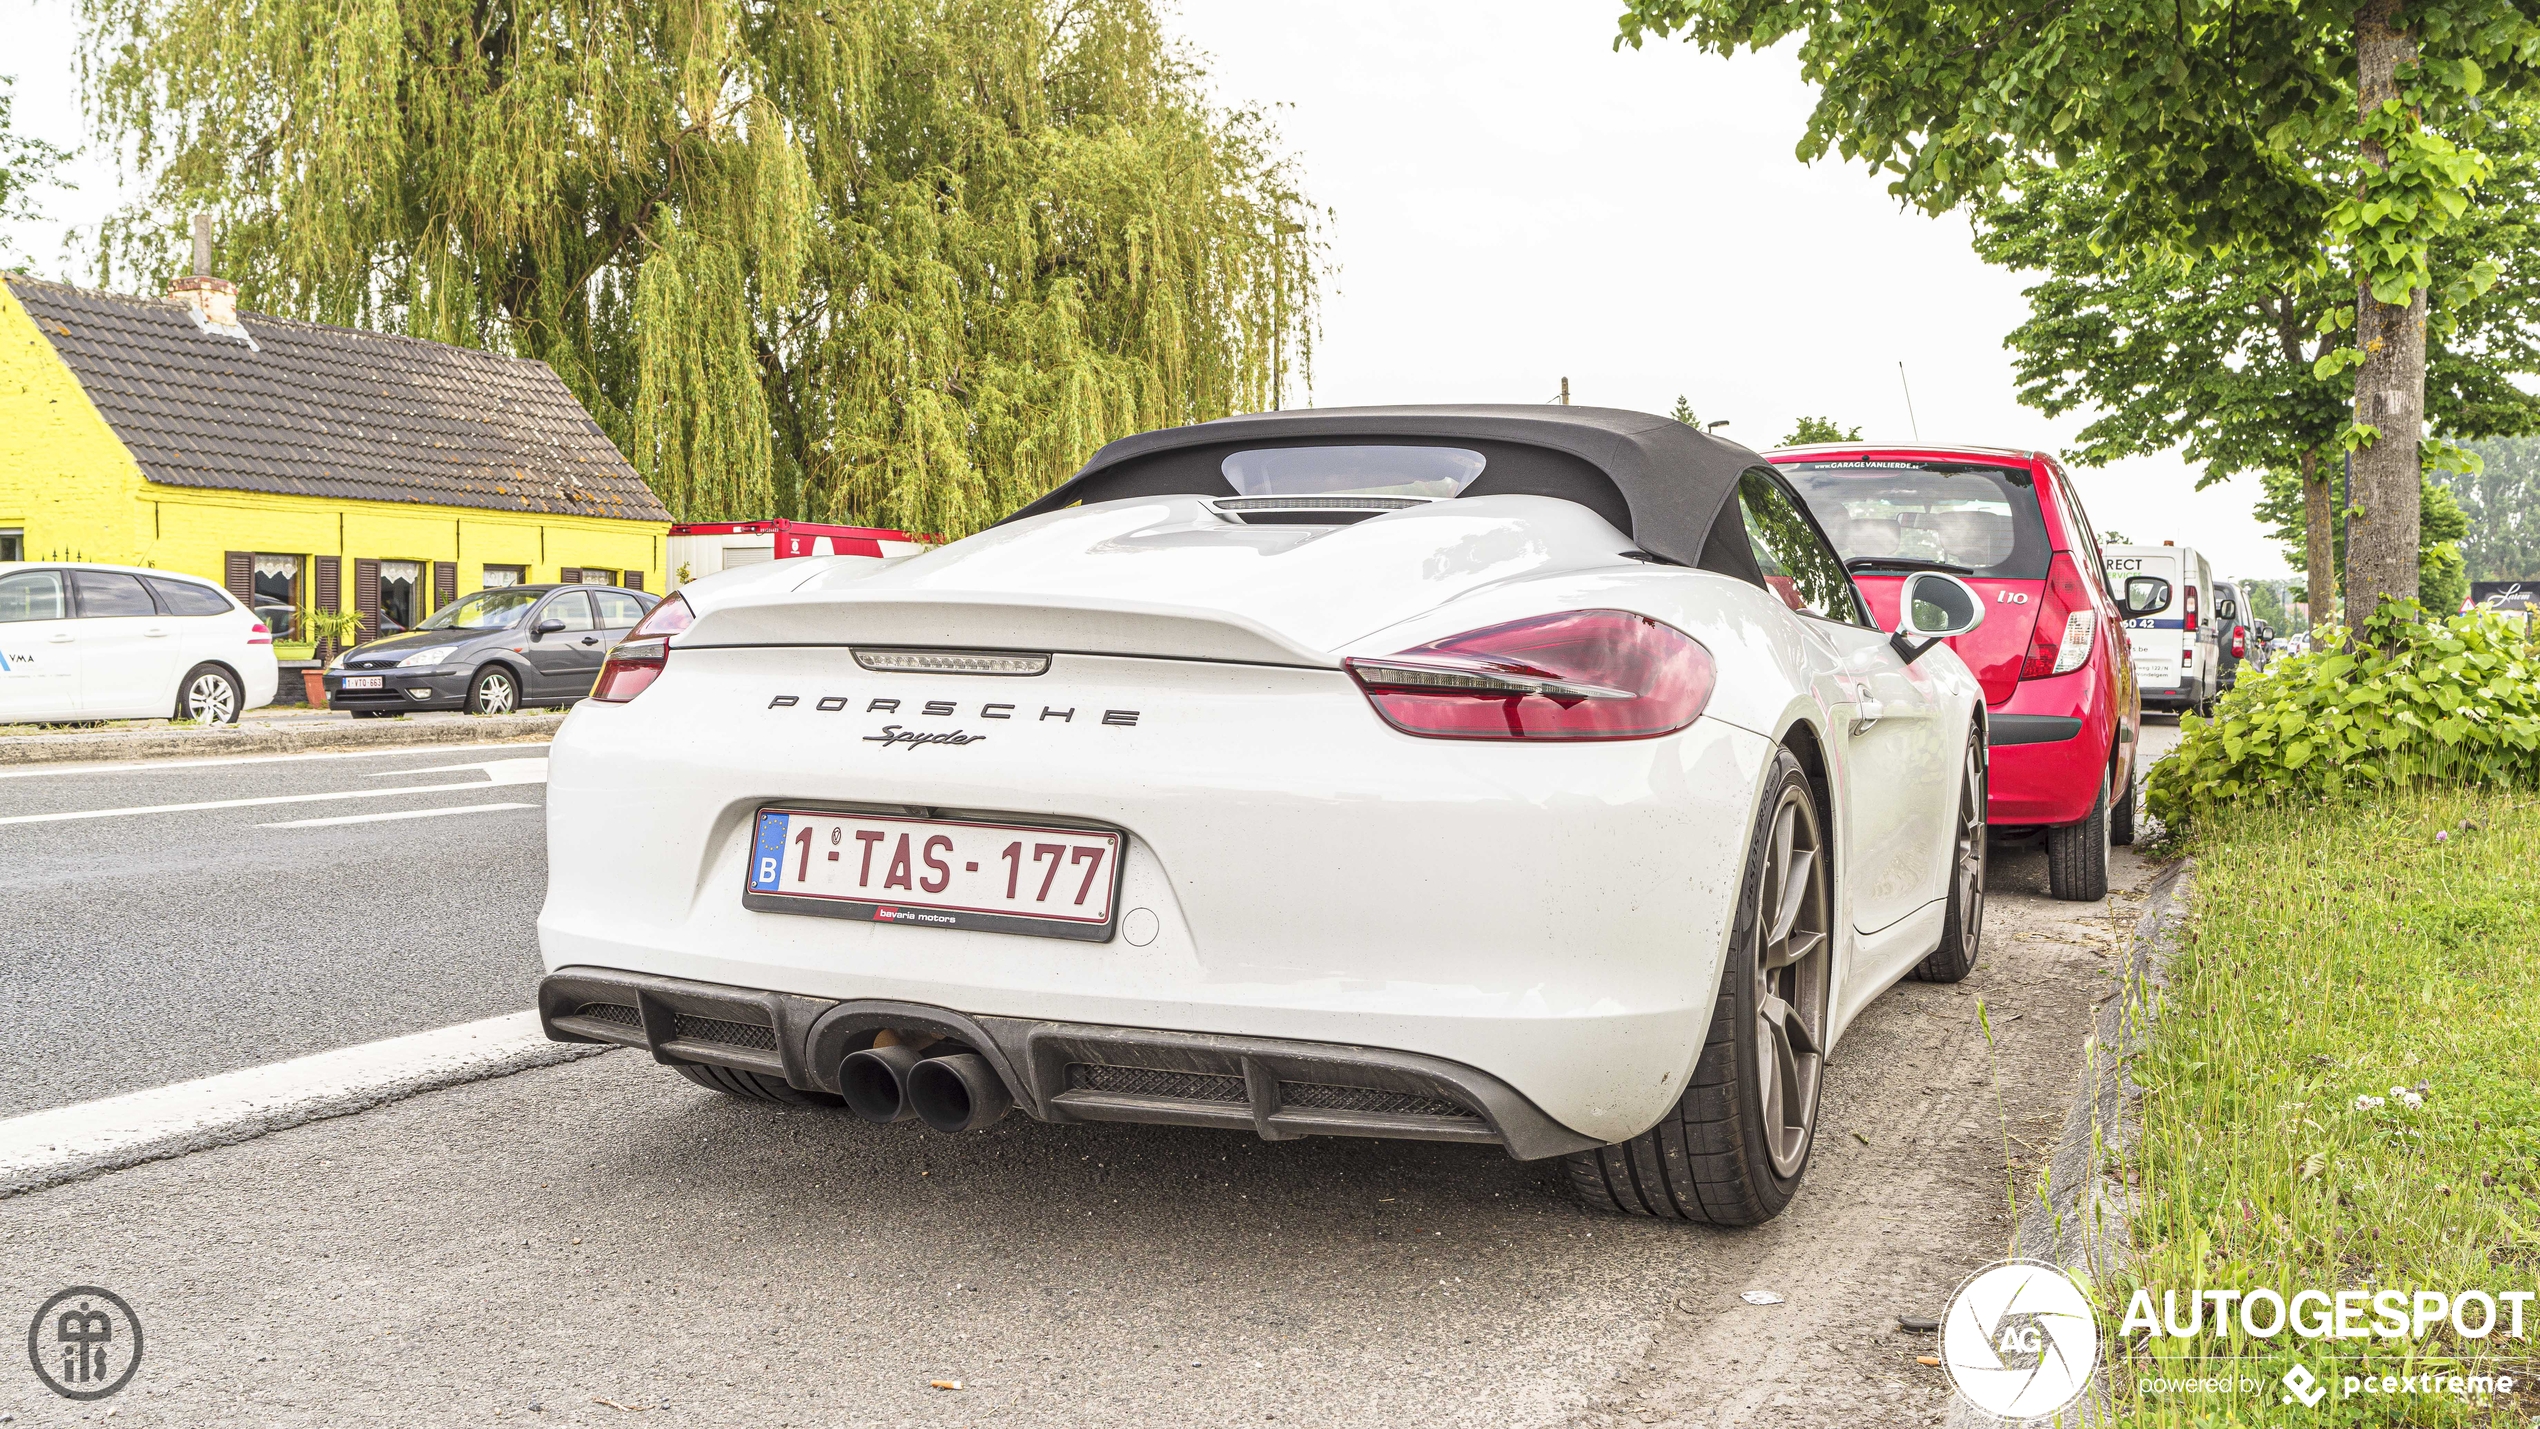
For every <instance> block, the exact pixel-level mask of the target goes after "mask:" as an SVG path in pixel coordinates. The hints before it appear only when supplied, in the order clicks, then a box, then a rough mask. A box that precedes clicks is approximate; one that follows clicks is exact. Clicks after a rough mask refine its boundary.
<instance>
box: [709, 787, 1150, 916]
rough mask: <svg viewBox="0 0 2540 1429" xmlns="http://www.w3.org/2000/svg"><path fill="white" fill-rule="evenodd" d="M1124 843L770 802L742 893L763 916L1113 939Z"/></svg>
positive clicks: (1044, 828)
mask: <svg viewBox="0 0 2540 1429" xmlns="http://www.w3.org/2000/svg"><path fill="white" fill-rule="evenodd" d="M1123 842H1124V838H1123V835H1122V834H1120V833H1119V831H1117V830H1114V829H1087V828H1059V827H1052V826H1050V825H1046V824H992V823H979V822H974V821H970V820H962V819H912V818H898V817H891V816H885V815H877V814H842V813H837V812H835V811H831V810H821V809H779V808H767V809H761V810H759V811H758V825H757V830H756V836H755V837H754V838H752V840H751V841H750V867H749V873H748V882H747V883H746V884H745V885H744V887H743V889H742V894H741V902H742V905H743V906H744V907H748V908H753V909H756V910H758V911H760V912H763V913H809V914H814V915H817V916H821V917H829V918H851V919H855V920H858V921H861V922H871V923H905V924H910V925H913V926H916V927H921V928H970V929H978V930H983V931H987V932H992V933H1028V934H1031V935H1033V936H1036V937H1043V938H1082V939H1085V940H1087V941H1089V942H1108V941H1110V939H1111V933H1112V928H1113V926H1114V918H1115V909H1114V906H1113V905H1114V904H1115V903H1116V902H1117V901H1118V898H1119V892H1120V853H1121V846H1122V844H1123Z"/></svg>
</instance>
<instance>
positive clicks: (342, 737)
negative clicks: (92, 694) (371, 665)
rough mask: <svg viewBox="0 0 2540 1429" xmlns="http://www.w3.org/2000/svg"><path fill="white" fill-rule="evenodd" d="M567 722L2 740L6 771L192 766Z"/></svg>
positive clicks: (542, 718)
mask: <svg viewBox="0 0 2540 1429" xmlns="http://www.w3.org/2000/svg"><path fill="white" fill-rule="evenodd" d="M564 721H565V717H564V716H563V715H561V714H534V715H532V714H519V715H469V716H467V717H465V718H463V719H432V720H411V721H410V720H402V719H375V720H362V721H359V722H357V723H356V722H351V721H347V722H345V723H341V724H321V725H317V726H315V727H312V728H306V729H294V728H291V727H289V726H288V725H280V726H276V725H260V724H259V723H257V722H249V723H247V724H244V725H223V726H220V727H218V728H214V729H187V730H173V729H171V730H151V731H145V732H142V733H137V734H126V733H118V732H114V731H101V732H96V733H81V734H24V735H11V736H7V737H5V738H0V766H5V765H20V764H77V763H97V764H105V763H113V762H115V761H118V760H132V759H191V758H201V757H204V756H220V755H234V754H298V753H301V752H303V751H306V750H319V749H363V748H372V749H393V748H396V747H399V746H402V745H432V744H500V743H506V742H510V741H515V740H528V739H550V738H553V737H554V735H555V732H556V730H557V729H558V728H560V727H562V725H563V724H564Z"/></svg>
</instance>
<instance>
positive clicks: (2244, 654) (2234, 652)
mask: <svg viewBox="0 0 2540 1429" xmlns="http://www.w3.org/2000/svg"><path fill="white" fill-rule="evenodd" d="M2231 658H2233V659H2234V660H2246V659H2248V658H2249V632H2248V631H2246V630H2242V629H2239V628H2238V627H2234V628H2233V630H2232V632H2231Z"/></svg>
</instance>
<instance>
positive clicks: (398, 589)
mask: <svg viewBox="0 0 2540 1429" xmlns="http://www.w3.org/2000/svg"><path fill="white" fill-rule="evenodd" d="M422 607H423V562H421V561H381V562H380V563H379V633H380V634H382V635H399V634H403V633H404V632H406V631H409V630H412V629H414V628H415V622H416V621H417V620H420V619H422V618H423V609H422Z"/></svg>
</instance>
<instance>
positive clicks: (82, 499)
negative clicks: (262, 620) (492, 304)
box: [0, 274, 670, 654]
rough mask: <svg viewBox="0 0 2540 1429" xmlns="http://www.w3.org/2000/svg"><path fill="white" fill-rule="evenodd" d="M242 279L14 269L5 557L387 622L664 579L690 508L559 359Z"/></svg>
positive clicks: (5, 365) (8, 328)
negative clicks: (108, 289) (269, 295)
mask: <svg viewBox="0 0 2540 1429" xmlns="http://www.w3.org/2000/svg"><path fill="white" fill-rule="evenodd" d="M235 291H236V290H235V289H234V288H232V287H231V286H230V285H229V284H227V283H225V282H222V281H221V280H219V279H217V278H206V277H194V278H182V279H179V280H178V281H177V283H176V284H175V286H174V288H173V289H172V291H171V292H170V294H169V295H168V296H167V297H165V298H135V297H123V296H118V295H114V294H108V293H96V292H89V291H85V290H82V289H78V288H71V287H65V286H62V285H60V284H57V283H46V282H39V281H37V280H34V279H31V278H24V277H19V276H16V275H13V274H0V561H12V560H83V561H102V562H110V563H114V564H119V565H133V566H156V567H159V568H161V569H164V570H174V571H186V572H190V573H192V574H195V575H199V576H207V577H210V578H211V579H213V580H217V581H220V582H222V583H223V584H225V585H226V586H228V588H229V589H230V591H231V592H232V593H233V594H235V595H237V596H238V597H239V598H240V599H241V600H243V601H246V602H247V603H249V604H251V605H254V606H256V607H258V608H260V609H263V610H265V611H267V612H268V614H269V619H276V620H287V619H288V618H289V616H288V612H289V611H292V610H298V609H303V608H308V607H316V608H319V609H324V610H338V611H340V610H354V611H357V612H359V614H360V616H361V619H362V625H363V635H364V638H370V637H372V636H375V635H377V634H380V633H382V632H383V631H385V632H391V633H393V632H394V631H395V630H398V629H402V628H404V627H406V626H409V625H412V624H413V623H414V622H416V621H418V620H421V619H422V618H423V617H424V616H425V615H426V614H427V613H429V612H430V611H431V610H432V609H434V608H436V607H438V606H440V605H442V604H444V603H446V602H448V601H450V600H454V599H456V598H457V597H458V596H460V595H463V594H466V593H467V592H470V591H474V590H477V589H480V588H482V587H484V586H489V585H518V584H527V583H533V582H545V581H557V580H563V581H587V582H595V583H602V584H624V585H627V586H630V587H635V588H639V589H649V590H660V589H662V588H663V585H662V559H663V542H664V538H665V537H666V536H667V534H668V531H669V521H670V515H669V513H668V512H667V511H665V510H664V509H663V508H662V505H661V502H660V501H659V500H658V499H657V498H656V497H655V496H654V495H653V493H652V491H651V490H650V488H648V487H646V486H645V484H644V481H643V478H642V477H641V476H639V475H637V474H636V472H635V470H634V468H633V467H631V466H629V465H628V464H627V463H626V460H625V458H624V457H623V456H621V455H620V454H619V453H618V451H617V449H616V447H615V446H613V445H612V444H611V443H610V442H609V439H608V437H607V436H606V434H604V433H603V432H601V430H600V429H599V426H598V425H597V424H596V423H594V422H593V421H592V420H591V418H590V415H589V414H588V413H587V412H585V411H584V410H583V408H582V406H581V404H580V403H579V402H577V401H576V400H575V399H574V396H573V394H572V393H571V392H570V391H569V390H568V389H567V388H566V387H565V385H564V383H563V382H561V381H559V380H558V379H557V377H556V375H555V373H554V372H553V371H551V370H549V369H548V367H547V366H546V364H544V363H541V362H535V361H530V360H526V359H522V358H515V357H504V356H500V355H497V354H494V353H488V352H478V351H475V350H472V349H468V348H459V347H451V346H448V345H446V344H442V343H435V342H424V341H421V340H419V339H415V338H407V337H396V336H391V335H387V334H382V333H373V332H361V331H357V330H354V329H350V328H339V327H327V326H323V325H321V324H317V323H304V322H295V321H291V320H289V319H284V318H271V317H264V316H261V315H258V314H254V313H241V312H239V311H237V308H236V298H235ZM276 631H277V634H278V635H281V636H282V637H283V640H282V643H283V644H284V646H285V648H284V650H283V651H282V653H284V654H291V653H295V652H293V651H292V650H290V649H289V648H288V646H289V644H290V642H291V639H292V634H293V633H292V632H287V631H284V630H283V629H282V628H281V626H280V625H279V624H277V626H276Z"/></svg>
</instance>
